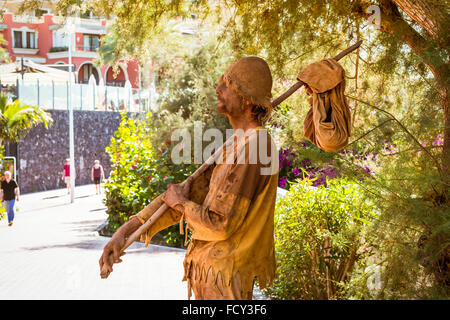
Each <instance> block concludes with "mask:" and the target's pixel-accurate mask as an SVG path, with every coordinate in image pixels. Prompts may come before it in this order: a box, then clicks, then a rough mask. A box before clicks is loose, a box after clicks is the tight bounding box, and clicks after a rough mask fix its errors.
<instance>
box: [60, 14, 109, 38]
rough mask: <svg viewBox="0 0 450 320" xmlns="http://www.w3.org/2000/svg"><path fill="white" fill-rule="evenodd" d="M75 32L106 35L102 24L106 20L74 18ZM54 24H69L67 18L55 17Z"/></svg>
mask: <svg viewBox="0 0 450 320" xmlns="http://www.w3.org/2000/svg"><path fill="white" fill-rule="evenodd" d="M72 21H73V23H74V26H75V32H77V33H92V34H99V35H101V34H106V28H105V26H104V25H103V24H102V22H103V21H104V19H84V18H73V20H72ZM53 22H54V23H56V24H59V25H65V24H67V22H68V19H67V17H61V16H53Z"/></svg>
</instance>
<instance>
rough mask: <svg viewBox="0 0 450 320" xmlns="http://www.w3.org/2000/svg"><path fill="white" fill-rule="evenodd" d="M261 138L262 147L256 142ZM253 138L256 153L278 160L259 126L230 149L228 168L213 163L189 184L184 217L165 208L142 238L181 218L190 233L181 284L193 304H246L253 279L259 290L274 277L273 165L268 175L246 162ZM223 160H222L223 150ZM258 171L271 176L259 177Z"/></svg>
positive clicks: (149, 210)
mask: <svg viewBox="0 0 450 320" xmlns="http://www.w3.org/2000/svg"><path fill="white" fill-rule="evenodd" d="M258 133H259V134H258ZM263 135H265V136H266V137H265V139H264V140H265V142H264V140H263V142H261V140H260V138H261V136H263ZM255 139H256V140H257V141H258V142H257V145H258V150H259V147H260V145H263V144H265V145H264V146H265V148H266V150H267V153H266V155H267V156H274V155H275V160H276V161H278V154H277V151H276V148H275V149H274V144H273V142H272V141H271V138H270V135H269V134H268V133H267V131H266V130H265V129H264V128H262V127H258V128H257V129H256V130H249V132H246V135H245V136H244V137H242V138H241V139H240V141H238V143H237V144H235V145H234V162H233V163H231V164H228V163H227V162H225V161H223V163H216V164H215V165H212V166H211V169H212V170H208V171H207V172H206V173H205V174H204V175H203V176H201V177H200V178H199V179H197V180H196V181H195V182H194V183H193V185H192V187H191V195H190V200H189V201H185V202H183V203H180V205H182V206H183V208H184V214H183V216H184V217H183V216H182V214H181V213H178V212H177V211H176V210H173V209H169V210H168V212H166V213H165V214H164V215H163V216H162V217H161V218H160V219H158V220H157V221H156V222H155V224H154V225H153V226H152V227H151V228H150V229H149V231H148V233H147V235H146V237H147V239H146V242H147V243H148V241H150V239H151V237H152V236H153V235H154V234H155V233H157V232H158V231H160V230H162V229H164V228H166V227H168V226H170V225H172V224H174V223H176V222H178V221H179V220H180V219H182V218H184V219H185V220H186V222H187V227H188V228H190V229H191V230H193V234H192V238H191V242H190V244H189V246H188V249H187V252H186V257H185V260H184V270H185V273H184V278H183V280H187V281H188V288H189V297H190V292H191V289H193V290H194V293H195V294H196V298H197V299H220V298H223V299H241V298H242V299H251V297H252V292H253V282H254V280H255V279H256V278H257V279H258V281H259V286H260V288H265V287H266V286H267V283H269V284H270V283H271V282H272V280H273V279H274V277H275V267H276V266H275V251H274V210H275V200H276V189H277V184H278V164H277V163H276V168H272V169H274V170H271V171H270V170H269V167H270V165H271V164H272V165H273V163H269V164H262V161H261V160H260V159H259V156H258V157H257V158H258V159H257V161H256V162H257V163H254V164H252V163H251V162H250V163H249V161H248V160H249V150H251V149H249V145H250V141H255ZM260 142H261V143H260ZM244 151H245V161H243V162H242V164H238V163H241V162H239V161H238V160H237V159H238V155H241V154H242V152H244ZM228 152H229V151H228ZM258 152H259V151H258ZM223 156H224V158H226V156H227V151H224V152H223ZM262 169H266V170H268V171H270V173H273V174H263V173H262ZM211 171H212V172H211ZM265 173H267V172H265ZM209 175H211V177H210V179H209V181H208V176H209ZM207 184H208V186H207ZM205 187H207V192H206V195H205ZM161 197H162V195H161V196H160V197H158V198H157V199H159V200H158V201H153V202H152V203H151V205H149V206H147V207H146V208H144V209H143V210H142V211H141V212H139V213H138V214H137V217H138V218H139V220H141V222H143V221H145V220H147V219H148V218H149V217H150V216H151V215H152V214H153V213H154V212H155V211H156V209H157V208H158V207H159V206H158V202H159V203H161V204H162V199H161ZM202 198H204V200H203V201H201V199H202ZM195 200H197V201H195ZM199 200H200V201H199ZM205 285H206V286H205ZM213 285H214V287H213ZM205 288H206V289H205Z"/></svg>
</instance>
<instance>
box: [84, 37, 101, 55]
mask: <svg viewBox="0 0 450 320" xmlns="http://www.w3.org/2000/svg"><path fill="white" fill-rule="evenodd" d="M99 46H100V36H98V35H93V34H85V35H83V50H84V51H96V50H97V49H98V47H99Z"/></svg>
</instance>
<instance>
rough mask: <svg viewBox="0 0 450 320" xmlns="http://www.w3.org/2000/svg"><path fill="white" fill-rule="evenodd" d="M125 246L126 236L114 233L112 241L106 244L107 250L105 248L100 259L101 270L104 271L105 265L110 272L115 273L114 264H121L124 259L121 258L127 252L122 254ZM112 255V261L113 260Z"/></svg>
mask: <svg viewBox="0 0 450 320" xmlns="http://www.w3.org/2000/svg"><path fill="white" fill-rule="evenodd" d="M124 245H125V236H124V235H123V234H122V233H121V232H116V233H114V235H113V237H112V238H111V240H110V241H109V242H108V243H107V244H106V246H105V248H103V254H102V256H101V257H100V260H99V264H100V270H102V268H103V265H105V266H106V268H107V269H108V271H109V272H112V271H113V268H112V262H113V263H120V262H122V259H120V257H121V256H123V255H124V254H125V252H122V253H121V252H120V251H121V250H122V248H123V247H124ZM111 255H112V259H111Z"/></svg>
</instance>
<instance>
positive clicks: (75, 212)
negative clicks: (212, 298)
mask: <svg viewBox="0 0 450 320" xmlns="http://www.w3.org/2000/svg"><path fill="white" fill-rule="evenodd" d="M17 208H18V211H17V212H16V216H15V219H14V225H13V226H12V227H8V225H7V224H8V223H7V219H6V218H5V219H3V220H1V221H0V299H186V297H187V288H186V282H182V281H181V278H182V276H183V258H184V253H185V251H184V250H181V249H173V248H167V247H163V246H156V245H150V246H149V247H148V248H145V247H144V246H143V244H141V243H135V244H133V245H132V246H131V247H130V248H129V249H128V250H127V254H126V255H125V256H124V257H123V262H122V263H121V264H118V265H115V266H114V272H113V273H111V274H110V276H109V278H108V279H101V278H100V276H99V266H98V259H99V258H100V255H101V252H102V249H103V247H104V245H105V244H106V243H107V241H108V240H109V238H108V237H102V236H99V235H98V233H97V232H96V231H95V230H96V229H97V228H98V227H99V226H100V225H101V224H102V223H103V222H104V221H105V219H106V213H105V206H104V205H103V204H102V196H101V195H96V194H95V189H94V186H93V185H88V186H80V187H77V188H76V190H75V202H74V203H73V204H70V199H69V196H68V195H67V194H66V192H65V190H62V189H61V190H54V191H48V192H40V193H33V194H26V195H23V196H22V197H21V199H20V201H19V202H18V203H17Z"/></svg>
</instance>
